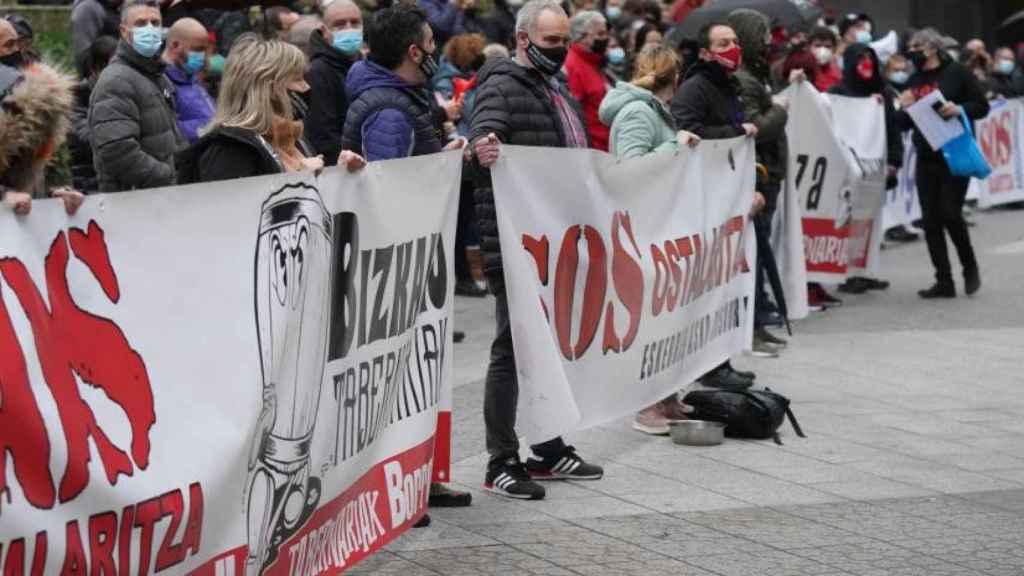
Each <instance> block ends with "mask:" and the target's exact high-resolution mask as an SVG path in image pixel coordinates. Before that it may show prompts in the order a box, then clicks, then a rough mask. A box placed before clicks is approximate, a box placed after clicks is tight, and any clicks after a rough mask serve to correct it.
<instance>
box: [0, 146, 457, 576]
mask: <svg viewBox="0 0 1024 576" xmlns="http://www.w3.org/2000/svg"><path fill="white" fill-rule="evenodd" d="M461 162H462V159H461V155H460V154H459V153H458V152H452V153H449V154H445V155H436V156H431V157H429V158H415V159H408V160H400V161H394V162H381V163H373V164H370V165H369V166H367V167H366V168H365V169H364V170H362V171H361V172H359V173H357V174H348V173H347V172H345V171H343V170H341V169H330V170H327V171H325V172H323V173H322V174H320V175H319V176H314V175H313V174H311V173H303V174H282V175H277V176H268V177H261V178H252V179H245V180H237V181H229V182H221V183H211V184H201V185H195V186H187V187H177V188H167V189H160V190H149V191H139V192H127V193H121V194H110V195H99V196H91V197H89V198H88V199H87V200H86V202H85V204H84V205H83V206H82V208H81V209H80V210H79V212H78V214H77V215H76V216H74V217H71V218H69V217H67V216H66V215H65V214H64V211H63V207H62V205H60V204H59V202H57V201H41V202H37V203H36V204H35V205H34V207H33V210H32V213H31V215H29V216H26V217H16V216H14V215H13V214H12V213H10V212H3V213H0V343H2V344H0V354H2V363H0V398H2V399H3V401H2V410H0V454H4V455H5V460H0V493H4V494H5V497H4V499H3V502H2V504H3V505H2V506H0V564H2V570H0V571H2V572H3V573H4V574H22V573H24V574H56V573H83V574H84V573H91V574H97V573H106V574H114V573H118V574H148V573H152V572H161V571H165V570H166V571H168V572H169V573H175V574H183V573H195V574H201V575H211V576H213V575H215V574H216V575H218V576H219V575H222V574H223V575H240V574H301V575H311V574H320V573H336V572H338V571H340V570H341V569H343V568H346V567H349V566H351V565H352V564H354V563H356V562H357V561H359V560H360V559H361V558H363V557H365V556H367V555H369V554H371V553H372V552H373V551H374V550H376V549H378V548H380V547H381V546H383V545H384V544H386V543H387V542H388V541H390V540H392V539H393V538H395V537H396V536H397V535H399V534H400V533H401V532H402V531H404V530H406V529H407V528H409V527H410V526H411V525H412V524H413V523H415V522H416V521H417V519H418V518H419V517H420V516H421V515H422V514H423V513H424V511H425V509H426V502H427V494H428V491H429V484H430V481H431V478H432V477H434V476H437V477H441V476H444V477H446V476H447V463H445V462H438V461H437V460H443V459H445V458H447V447H446V445H444V443H443V442H440V444H441V445H439V446H437V447H436V449H435V430H436V429H438V428H439V420H440V421H441V426H440V427H441V428H444V427H445V426H446V424H445V421H447V422H449V423H450V405H451V397H450V394H451V392H450V385H451V383H450V374H451V362H452V359H451V314H452V298H453V292H452V288H453V271H452V265H451V263H452V254H451V247H452V245H453V239H454V231H455V221H456V212H457V198H458V187H459V172H460V169H461ZM399 208H400V209H399ZM445 412H448V415H445V414H444V413H445ZM435 458H436V459H435ZM434 468H437V469H438V470H437V473H436V474H432V471H433V469H434Z"/></svg>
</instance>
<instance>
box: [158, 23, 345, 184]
mask: <svg viewBox="0 0 1024 576" xmlns="http://www.w3.org/2000/svg"><path fill="white" fill-rule="evenodd" d="M305 68H306V57H305V55H303V53H302V51H301V50H299V49H298V48H296V47H294V46H291V45H290V44H286V43H284V42H280V41H277V40H260V39H258V38H256V37H252V38H244V39H240V40H239V41H238V42H236V43H235V46H234V47H233V48H232V50H231V53H230V55H229V56H228V60H227V63H226V64H225V67H224V77H223V82H222V84H221V91H220V95H219V97H218V101H217V113H216V115H215V116H214V118H213V120H212V121H211V123H210V126H209V127H208V128H207V131H206V133H205V134H204V135H203V137H202V138H200V139H199V141H198V142H196V143H195V144H194V145H193V146H192V147H190V148H189V149H188V150H186V151H185V152H184V153H183V154H182V155H181V157H180V158H179V159H178V162H179V165H178V167H179V172H178V182H179V183H181V184H189V183H193V182H213V181H218V180H232V179H236V178H246V177H250V176H263V175H267V174H279V173H284V172H301V171H304V170H320V169H321V168H323V167H324V162H323V158H322V157H320V156H316V155H314V154H313V151H312V149H311V148H310V147H309V146H308V145H307V144H306V143H305V142H304V141H303V140H302V132H303V123H302V121H301V120H297V119H296V118H297V116H296V110H295V109H294V108H295V99H294V98H292V97H291V94H292V93H295V92H303V91H305V90H308V89H309V86H308V85H307V84H306V81H305V79H304V77H303V75H304V72H305ZM339 163H340V164H344V165H346V166H348V167H349V169H350V170H356V169H358V168H360V167H362V166H363V165H365V162H364V161H363V160H362V158H360V157H359V156H358V155H356V154H351V153H348V154H346V153H342V155H341V156H340V157H339Z"/></svg>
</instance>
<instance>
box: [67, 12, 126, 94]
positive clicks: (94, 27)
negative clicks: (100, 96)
mask: <svg viewBox="0 0 1024 576" xmlns="http://www.w3.org/2000/svg"><path fill="white" fill-rule="evenodd" d="M118 4H120V3H118ZM120 23H121V14H120V9H119V7H118V6H114V5H113V2H112V1H111V0H75V5H74V7H73V8H72V11H71V48H72V50H73V51H74V53H75V66H76V67H77V68H78V75H79V76H82V77H83V78H84V77H85V76H87V75H88V74H89V71H88V70H86V67H85V64H86V58H87V57H88V56H89V49H90V48H91V47H92V43H93V42H95V41H96V39H97V38H99V37H100V36H113V37H114V38H117V36H118V25H119V24H120Z"/></svg>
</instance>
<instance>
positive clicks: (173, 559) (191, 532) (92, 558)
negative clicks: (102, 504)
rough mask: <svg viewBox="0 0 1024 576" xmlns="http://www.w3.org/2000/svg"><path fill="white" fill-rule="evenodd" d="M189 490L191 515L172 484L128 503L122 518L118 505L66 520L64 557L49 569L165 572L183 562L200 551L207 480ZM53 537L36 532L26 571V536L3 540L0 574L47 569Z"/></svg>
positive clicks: (64, 571) (59, 549)
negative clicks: (170, 488)
mask: <svg viewBox="0 0 1024 576" xmlns="http://www.w3.org/2000/svg"><path fill="white" fill-rule="evenodd" d="M188 491H189V496H188V512H187V520H185V518H186V511H185V499H184V495H183V493H182V491H181V490H173V491H170V492H167V493H166V494H163V495H161V496H158V497H156V498H150V499H148V500H146V501H144V502H140V503H139V504H136V505H134V506H127V507H125V508H124V509H123V510H122V511H121V517H120V518H118V515H117V511H114V510H110V511H104V512H99V513H96V514H93V515H92V516H90V517H89V518H88V520H87V521H81V522H80V521H79V520H71V521H69V522H68V523H67V524H65V526H64V539H63V541H62V542H59V543H58V544H59V546H58V547H57V548H56V550H57V553H58V554H60V553H63V557H61V556H55V558H54V559H55V560H56V561H57V562H58V565H51V566H50V571H53V569H55V568H59V570H60V573H61V574H82V575H89V576H93V575H100V574H103V575H107V574H110V575H125V576H128V575H130V574H139V575H145V574H150V573H152V572H160V571H163V570H167V569H169V568H172V567H174V566H178V565H180V564H182V563H183V562H184V561H185V559H186V558H187V556H188V555H190V554H191V555H193V556H194V555H196V554H197V553H198V552H199V549H200V546H201V542H200V537H201V533H202V532H201V531H202V524H203V490H202V486H201V485H200V484H199V483H198V482H196V483H193V484H192V485H191V486H189V489H188ZM183 521H184V524H185V529H184V534H183V535H182V536H181V540H180V541H176V539H177V537H178V533H179V532H180V530H179V529H180V528H181V525H182V523H183ZM158 527H159V528H160V529H161V530H163V538H162V540H161V542H162V543H161V545H160V548H159V549H158V550H156V563H155V565H153V568H152V569H151V568H150V566H151V559H152V558H153V555H154V550H153V545H154V543H155V538H154V537H155V533H156V530H157V528H158ZM83 536H84V538H83ZM133 536H136V538H133ZM133 542H136V543H137V546H138V547H137V548H134V551H135V554H133V546H132V544H133ZM48 543H49V539H48V538H47V533H46V532H38V533H37V534H36V537H35V548H34V551H33V557H32V565H31V567H29V571H27V572H26V570H25V568H26V567H25V559H26V555H25V539H24V538H19V539H16V540H13V541H11V542H10V543H8V544H7V545H6V547H5V546H4V545H3V543H0V551H3V550H4V549H5V548H6V551H7V553H6V555H4V556H0V559H2V562H0V574H3V575H4V576H9V575H15V574H17V575H22V574H32V575H33V576H34V575H36V574H47V573H48V571H47V561H46V559H47V554H48ZM86 546H88V551H87V550H86ZM133 555H134V556H136V557H137V558H138V566H137V567H135V568H134V569H133V566H132V564H131V558H132V557H133Z"/></svg>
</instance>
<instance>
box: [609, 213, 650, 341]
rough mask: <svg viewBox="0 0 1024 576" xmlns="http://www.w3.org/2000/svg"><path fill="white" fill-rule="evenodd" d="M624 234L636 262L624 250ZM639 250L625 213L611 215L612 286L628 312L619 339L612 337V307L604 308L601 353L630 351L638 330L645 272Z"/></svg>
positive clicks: (613, 325)
mask: <svg viewBox="0 0 1024 576" xmlns="http://www.w3.org/2000/svg"><path fill="white" fill-rule="evenodd" d="M622 232H625V233H626V237H627V238H628V239H629V244H630V246H632V247H633V253H635V254H636V260H634V259H633V256H632V255H631V254H630V253H629V252H627V251H626V249H625V248H623V245H622V238H621V233H622ZM639 260H640V248H639V247H638V246H637V245H636V236H634V235H633V224H632V222H631V221H630V219H629V214H628V213H626V212H616V213H615V214H614V215H613V216H612V284H613V285H614V286H615V294H616V296H618V297H619V301H620V302H621V303H622V305H623V306H624V307H625V308H626V311H627V312H629V326H628V327H627V328H626V335H625V336H623V337H622V339H621V340H620V339H619V337H618V335H616V334H615V308H614V307H613V306H612V303H611V302H609V303H608V305H607V307H606V308H605V324H604V342H603V343H602V346H601V348H602V350H601V351H602V352H603V353H605V354H607V353H608V352H609V351H610V350H613V351H615V352H622V351H624V350H629V347H630V346H632V345H633V341H634V340H636V335H637V333H638V332H639V331H640V319H641V318H643V305H644V271H643V268H641V267H640V263H639V262H638V261H639Z"/></svg>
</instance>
